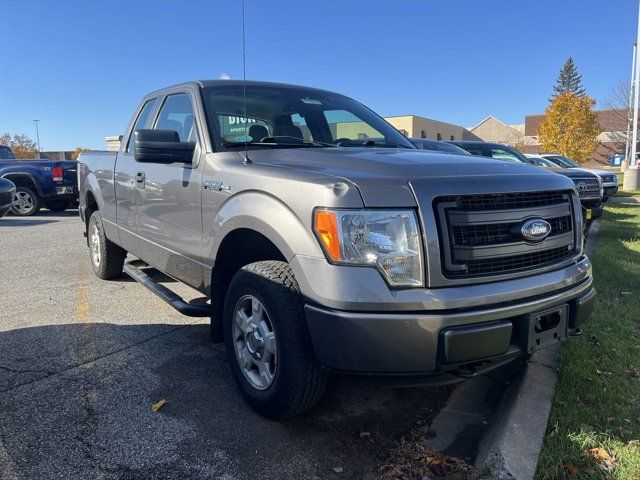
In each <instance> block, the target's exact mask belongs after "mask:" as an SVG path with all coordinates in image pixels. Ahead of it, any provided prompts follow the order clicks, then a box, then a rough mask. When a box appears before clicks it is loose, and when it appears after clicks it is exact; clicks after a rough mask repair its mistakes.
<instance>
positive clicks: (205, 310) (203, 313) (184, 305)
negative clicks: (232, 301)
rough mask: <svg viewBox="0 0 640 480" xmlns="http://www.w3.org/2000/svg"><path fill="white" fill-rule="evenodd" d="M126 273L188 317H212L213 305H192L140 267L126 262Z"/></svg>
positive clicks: (124, 269)
mask: <svg viewBox="0 0 640 480" xmlns="http://www.w3.org/2000/svg"><path fill="white" fill-rule="evenodd" d="M122 270H123V271H124V273H126V274H127V275H129V276H130V277H131V278H133V279H134V280H135V281H136V282H138V283H141V284H142V285H144V286H145V287H147V288H148V289H149V290H151V291H152V292H153V293H155V294H156V295H157V296H158V297H160V298H161V299H162V300H164V301H165V302H167V303H168V304H169V305H171V306H172V307H173V308H175V309H176V310H177V311H179V312H180V313H181V314H183V315H186V316H188V317H210V316H211V314H212V309H211V305H192V304H190V303H188V302H185V301H184V300H183V299H182V297H180V296H179V295H178V294H177V293H175V292H172V291H171V290H169V289H168V288H167V287H165V286H164V285H161V284H159V283H157V282H155V281H154V280H153V279H152V278H151V277H149V275H147V274H146V273H144V272H143V271H142V270H140V269H139V268H137V267H135V266H133V265H131V264H130V263H125V264H124V267H123V268H122Z"/></svg>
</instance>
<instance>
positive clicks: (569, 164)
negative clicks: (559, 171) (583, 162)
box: [544, 155, 580, 168]
mask: <svg viewBox="0 0 640 480" xmlns="http://www.w3.org/2000/svg"><path fill="white" fill-rule="evenodd" d="M544 158H546V159H548V160H551V161H552V162H553V163H555V164H556V165H560V166H561V167H565V168H577V167H579V166H580V165H578V164H577V163H575V162H573V161H571V160H569V159H568V158H567V157H564V156H562V155H545V157H544Z"/></svg>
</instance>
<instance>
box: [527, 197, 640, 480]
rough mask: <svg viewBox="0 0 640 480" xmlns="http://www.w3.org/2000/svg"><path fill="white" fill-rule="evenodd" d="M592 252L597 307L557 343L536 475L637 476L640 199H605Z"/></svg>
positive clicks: (639, 450)
mask: <svg viewBox="0 0 640 480" xmlns="http://www.w3.org/2000/svg"><path fill="white" fill-rule="evenodd" d="M638 198H639V199H640V197H638ZM591 259H592V261H593V271H594V277H595V286H596V288H597V290H598V295H597V303H596V308H595V311H594V313H593V315H592V317H591V319H590V320H589V321H588V322H587V323H586V324H585V325H584V327H583V331H584V333H583V335H582V336H581V337H574V338H571V339H569V341H568V342H567V343H566V344H565V346H564V348H563V350H562V354H561V357H560V365H559V374H558V383H557V385H556V392H555V397H554V402H553V407H552V409H551V414H550V417H549V423H548V425H547V432H546V437H545V441H544V445H543V448H542V453H541V456H540V459H539V462H538V472H537V475H536V478H537V479H540V480H543V479H562V478H570V479H587V478H588V479H610V478H612V479H620V480H623V479H624V480H634V479H635V480H639V479H640V204H636V205H621V204H612V203H611V202H609V204H607V208H606V211H605V214H604V216H603V220H602V228H601V230H600V233H599V234H598V237H597V244H596V247H595V250H594V252H593V254H592V257H591Z"/></svg>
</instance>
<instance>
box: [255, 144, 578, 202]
mask: <svg viewBox="0 0 640 480" xmlns="http://www.w3.org/2000/svg"><path fill="white" fill-rule="evenodd" d="M250 155H251V159H252V161H253V162H254V163H262V164H266V165H271V166H277V167H281V168H289V169H297V170H305V171H312V172H315V173H319V174H323V175H328V176H332V177H335V178H339V179H344V180H348V181H350V182H352V183H354V184H355V185H356V186H357V187H358V189H359V190H360V193H361V195H362V197H363V200H364V202H365V205H367V206H372V207H378V206H380V207H381V206H400V205H401V204H406V205H411V204H415V198H414V194H413V192H412V190H411V187H410V185H409V182H410V181H418V180H419V181H420V183H421V184H424V183H425V182H426V183H430V184H434V185H436V184H437V185H440V186H442V185H448V190H450V191H452V193H461V191H464V192H468V193H472V192H473V191H474V188H476V187H474V185H476V186H477V189H478V190H483V188H481V185H482V184H483V183H486V182H487V181H489V180H490V181H491V183H495V182H498V183H501V184H502V185H503V187H502V188H501V190H504V191H525V190H532V189H540V188H542V189H554V188H557V189H572V188H573V183H572V182H567V181H566V179H563V178H562V177H559V176H558V175H555V174H554V173H552V172H547V171H544V170H543V169H538V168H534V167H532V166H531V165H526V164H520V163H510V162H504V161H501V160H492V159H487V158H482V157H474V156H471V155H441V154H432V153H430V152H428V151H424V150H417V149H416V150H409V149H406V150H405V149H393V148H366V147H365V148H304V149H303V148H295V149H277V150H276V149H274V150H254V151H251V153H250ZM462 183H464V184H465V188H464V189H463V190H461V188H460V187H459V185H460V184H462ZM518 184H522V185H521V186H518ZM534 184H535V187H533V185H534ZM391 186H396V187H397V188H399V189H402V190H404V191H405V192H406V193H405V194H399V193H398V192H397V191H393V189H391V188H389V187H391ZM438 190H441V189H440V188H439V189H438ZM409 199H410V200H411V203H409ZM389 202H392V204H389Z"/></svg>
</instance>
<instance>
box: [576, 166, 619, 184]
mask: <svg viewBox="0 0 640 480" xmlns="http://www.w3.org/2000/svg"><path fill="white" fill-rule="evenodd" d="M568 170H575V171H579V172H589V173H593V174H594V175H598V176H599V177H603V176H607V177H610V176H611V177H613V178H614V181H615V182H616V183H618V177H617V176H616V172H612V171H607V170H600V169H597V168H582V167H580V168H571V169H568Z"/></svg>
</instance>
